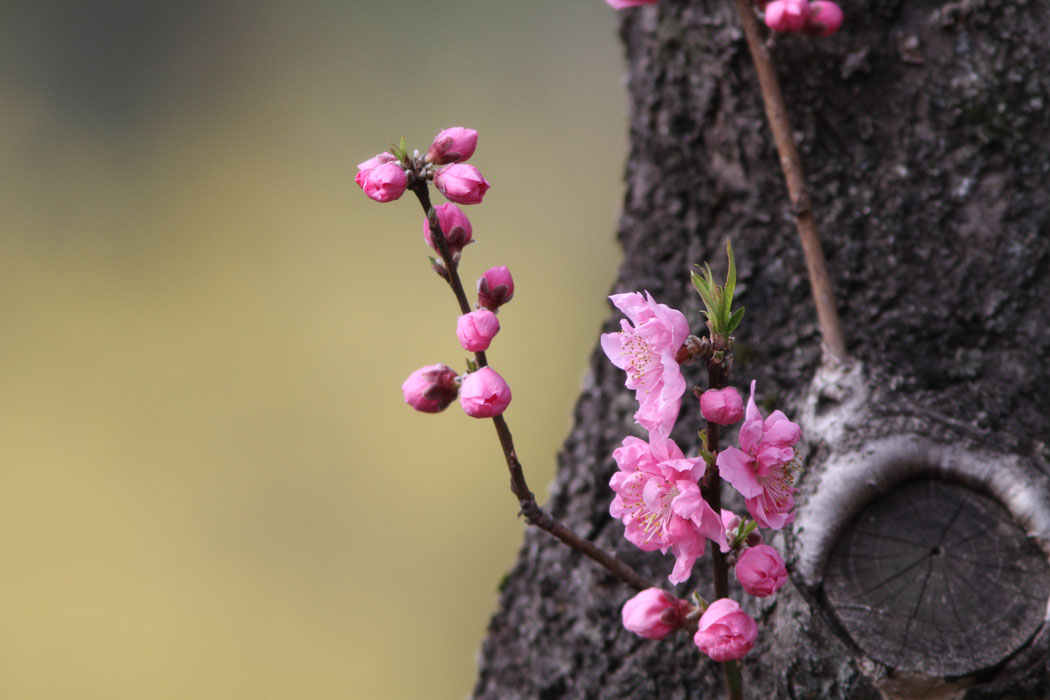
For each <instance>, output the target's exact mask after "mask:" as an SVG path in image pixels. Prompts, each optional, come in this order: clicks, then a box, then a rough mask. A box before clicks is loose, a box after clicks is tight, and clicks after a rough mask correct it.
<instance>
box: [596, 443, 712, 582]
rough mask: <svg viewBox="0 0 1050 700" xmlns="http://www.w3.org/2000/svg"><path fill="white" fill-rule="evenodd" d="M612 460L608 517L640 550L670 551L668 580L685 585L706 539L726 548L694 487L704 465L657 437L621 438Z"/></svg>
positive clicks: (673, 444)
mask: <svg viewBox="0 0 1050 700" xmlns="http://www.w3.org/2000/svg"><path fill="white" fill-rule="evenodd" d="M613 459H614V460H616V464H617V466H618V467H619V468H620V471H618V472H616V473H615V474H613V477H612V479H611V480H610V481H609V486H610V487H612V490H613V491H615V492H616V497H615V498H614V499H613V502H612V504H611V505H610V506H609V512H610V513H611V514H612V516H613V517H614V518H618V519H620V520H622V521H623V524H624V537H626V538H627V540H628V541H629V542H631V543H632V544H633V545H635V546H636V547H638V548H639V549H642V550H644V551H647V552H651V551H654V550H657V549H659V550H661V551H662V552H664V553H666V552H667V550H668V549H670V550H671V551H672V553H673V554H674V556H675V565H674V569H673V570H672V572H671V575H670V576H669V580H670V581H671V583H681V582H682V581H685V580H686V579H687V578H689V573H690V571H691V570H692V568H693V564H694V563H695V561H696V559H697V558H698V557H700V556H701V555H703V553H704V548H705V544H706V542H707V538H710V539H712V540H714V541H716V542H719V543H720V544H721V543H724V542H725V533H724V531H723V530H722V523H721V520H720V519H719V517H718V515H717V514H716V513H715V512H714V510H712V509H711V506H710V505H708V503H707V501H705V500H704V498H703V496H702V495H701V493H700V487H699V486H698V485H697V481H698V480H699V478H700V477H701V476H702V475H703V473H704V469H705V467H706V465H705V463H704V460H703V459H701V458H699V457H693V458H687V457H686V456H685V455H683V454H682V451H681V450H680V449H679V448H678V445H676V444H675V443H674V441H673V440H671V439H670V438H666V437H663V436H661V435H659V434H656V433H650V435H649V442H646V441H644V440H642V439H640V438H636V437H627V438H625V439H624V441H623V445H622V447H619V448H617V449H616V450H615V451H614V452H613Z"/></svg>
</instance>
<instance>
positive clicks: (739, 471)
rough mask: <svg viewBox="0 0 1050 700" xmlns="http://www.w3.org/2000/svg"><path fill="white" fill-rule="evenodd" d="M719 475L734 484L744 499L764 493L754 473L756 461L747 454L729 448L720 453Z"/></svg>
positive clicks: (718, 462)
mask: <svg viewBox="0 0 1050 700" xmlns="http://www.w3.org/2000/svg"><path fill="white" fill-rule="evenodd" d="M716 464H717V465H718V474H719V475H720V476H721V477H722V478H723V479H725V480H726V481H728V482H729V483H730V484H732V486H733V488H735V489H736V490H737V491H739V492H740V494H741V495H742V496H743V497H744V498H755V497H757V496H759V495H761V494H762V493H764V490H763V489H762V484H760V483H759V482H758V479H757V478H756V477H755V472H754V467H753V465H754V460H753V459H752V458H751V456H750V455H748V454H747V453H746V452H743V451H741V450H738V449H737V448H735V447H727V448H725V449H724V450H722V451H721V452H719V453H718V460H717V461H716Z"/></svg>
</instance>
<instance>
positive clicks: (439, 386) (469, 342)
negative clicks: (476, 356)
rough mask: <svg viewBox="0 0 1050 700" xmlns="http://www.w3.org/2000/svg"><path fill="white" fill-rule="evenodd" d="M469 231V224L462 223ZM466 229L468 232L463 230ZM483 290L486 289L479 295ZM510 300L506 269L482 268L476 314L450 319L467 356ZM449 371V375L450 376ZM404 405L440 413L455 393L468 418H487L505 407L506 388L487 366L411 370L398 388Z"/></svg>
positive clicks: (482, 343)
mask: <svg viewBox="0 0 1050 700" xmlns="http://www.w3.org/2000/svg"><path fill="white" fill-rule="evenodd" d="M467 226H468V227H469V226H470V224H469V222H468V223H467ZM468 230H469V229H468ZM483 290H486V291H483ZM512 296H514V278H512V277H511V275H510V270H508V269H507V268H506V266H504V265H501V266H500V267H494V268H492V269H490V270H486V271H485V274H484V275H482V276H481V278H480V279H478V307H479V308H478V310H477V311H471V312H470V313H466V314H463V315H461V316H460V317H459V318H458V319H457V320H456V337H457V338H458V339H459V344H460V346H461V347H462V348H463V349H464V350H466V351H467V352H484V351H485V350H488V349H489V345H490V344H491V343H492V339H493V338H495V337H496V334H497V333H499V329H500V324H499V319H498V318H496V311H497V309H499V307H500V306H501V305H502V304H505V303H507V302H508V301H510V298H511V297H512ZM450 373H451V374H450ZM401 391H402V392H403V393H404V395H405V402H406V403H407V404H408V405H409V406H411V407H412V408H414V409H416V410H417V411H422V412H423V413H438V412H440V411H443V410H445V408H447V407H448V405H449V404H450V403H452V401H453V399H455V398H456V395H457V393H458V395H459V404H460V406H462V407H463V410H464V412H466V414H467V415H468V416H471V417H472V418H493V417H495V416H498V415H500V414H502V413H503V412H504V411H505V410H507V406H509V405H510V399H511V394H510V387H509V386H508V385H507V382H506V381H505V380H504V379H503V377H501V376H500V375H499V373H497V372H496V371H495V370H494V369H492V368H491V367H482V368H480V369H477V370H475V371H473V372H470V373H469V374H467V375H465V376H463V377H459V376H456V373H455V371H453V370H452V369H449V368H448V367H447V366H446V365H431V366H429V367H423V368H422V369H417V370H416V371H415V372H413V373H412V374H411V376H409V378H408V379H406V380H405V383H404V384H402V385H401Z"/></svg>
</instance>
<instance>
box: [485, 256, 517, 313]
mask: <svg viewBox="0 0 1050 700" xmlns="http://www.w3.org/2000/svg"><path fill="white" fill-rule="evenodd" d="M513 298H514V278H513V277H511V276H510V270H508V269H507V266H506V265H500V266H499V267H493V268H489V269H488V270H486V271H485V274H483V275H482V276H481V279H479V280H478V305H479V306H481V307H482V308H485V309H488V310H489V311H493V312H495V311H496V310H497V309H498V308H499V307H501V306H503V305H504V304H506V303H507V302H508V301H510V300H511V299H513Z"/></svg>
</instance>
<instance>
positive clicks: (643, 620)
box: [621, 588, 693, 639]
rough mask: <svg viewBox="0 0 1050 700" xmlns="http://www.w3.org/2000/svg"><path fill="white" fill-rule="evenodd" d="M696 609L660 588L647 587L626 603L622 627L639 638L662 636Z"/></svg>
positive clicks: (680, 623) (671, 630) (670, 631)
mask: <svg viewBox="0 0 1050 700" xmlns="http://www.w3.org/2000/svg"><path fill="white" fill-rule="evenodd" d="M692 608H693V606H692V604H690V603H689V602H688V601H685V600H680V599H678V598H675V597H674V596H673V595H671V594H670V593H668V592H667V591H663V590H660V589H659V588H646V589H645V590H644V591H642V592H641V593H639V594H637V595H636V596H634V597H633V598H631V599H630V600H628V601H627V602H626V603H624V605H623V612H622V613H621V615H622V617H623V626H624V627H625V628H627V630H628V631H630V632H634V633H635V634H637V635H638V636H639V637H645V638H646V639H663V638H664V637H666V636H667V635H669V634H671V633H672V632H674V631H675V630H676V629H678V628H679V627H681V626H682V623H683V622H685V616H686V615H687V614H688V613H689V611H690V610H691V609H692Z"/></svg>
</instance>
